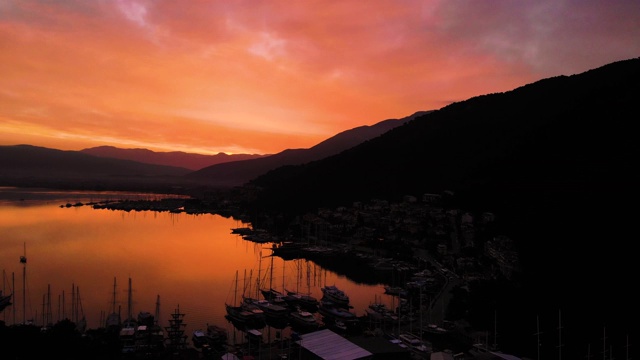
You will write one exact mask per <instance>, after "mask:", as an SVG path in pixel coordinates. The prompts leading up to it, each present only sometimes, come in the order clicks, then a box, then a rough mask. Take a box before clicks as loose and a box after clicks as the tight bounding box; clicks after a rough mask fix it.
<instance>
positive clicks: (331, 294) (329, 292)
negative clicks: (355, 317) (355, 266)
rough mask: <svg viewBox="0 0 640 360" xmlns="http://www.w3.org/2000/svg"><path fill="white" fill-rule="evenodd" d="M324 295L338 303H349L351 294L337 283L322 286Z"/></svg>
mask: <svg viewBox="0 0 640 360" xmlns="http://www.w3.org/2000/svg"><path fill="white" fill-rule="evenodd" d="M320 290H322V294H323V295H324V296H323V297H324V298H326V299H327V300H329V301H331V302H333V303H335V304H338V305H347V306H348V305H349V296H348V295H347V294H345V292H344V291H342V290H340V289H338V287H336V286H335V285H327V286H324V287H323V288H321V289H320Z"/></svg>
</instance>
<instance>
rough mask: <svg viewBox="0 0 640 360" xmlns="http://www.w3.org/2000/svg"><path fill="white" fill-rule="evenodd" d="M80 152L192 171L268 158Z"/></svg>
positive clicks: (135, 151)
mask: <svg viewBox="0 0 640 360" xmlns="http://www.w3.org/2000/svg"><path fill="white" fill-rule="evenodd" d="M80 152H82V153H85V154H89V155H94V156H100V157H106V158H114V159H122V160H132V161H137V162H141V163H145V164H155V165H165V166H174V167H183V168H187V169H189V170H193V171H195V170H200V169H202V168H205V167H208V166H212V165H216V164H221V163H225V162H230V161H241V160H249V159H257V158H261V157H265V156H268V155H260V154H225V153H218V154H216V155H203V154H194V153H187V152H182V151H169V152H157V151H151V150H149V149H122V148H117V147H114V146H97V147H92V148H87V149H82V150H80Z"/></svg>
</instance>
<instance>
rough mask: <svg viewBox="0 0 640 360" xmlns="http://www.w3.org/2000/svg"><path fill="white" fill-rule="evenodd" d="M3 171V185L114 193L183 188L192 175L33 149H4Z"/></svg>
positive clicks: (0, 155)
mask: <svg viewBox="0 0 640 360" xmlns="http://www.w3.org/2000/svg"><path fill="white" fill-rule="evenodd" d="M0 169H2V172H1V173H0V184H2V185H8V186H42V187H65V188H67V187H68V188H76V189H77V188H82V187H90V188H92V189H99V188H105V189H111V190H116V189H126V190H133V189H149V190H151V189H155V188H156V187H161V188H174V187H175V186H183V185H186V184H185V181H184V178H183V176H184V175H185V174H187V173H189V172H190V171H191V170H189V169H185V168H180V167H174V166H163V165H154V164H145V163H141V162H136V161H131V160H121V159H113V158H102V157H98V156H93V155H89V154H85V153H82V152H79V151H63V150H56V149H49V148H44V147H38V146H32V145H14V146H0Z"/></svg>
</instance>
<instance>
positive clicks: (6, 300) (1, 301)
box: [0, 290, 13, 311]
mask: <svg viewBox="0 0 640 360" xmlns="http://www.w3.org/2000/svg"><path fill="white" fill-rule="evenodd" d="M12 297H13V294H9V295H4V294H3V293H2V290H0V311H2V310H4V309H5V308H6V307H7V306H9V305H11V298H12Z"/></svg>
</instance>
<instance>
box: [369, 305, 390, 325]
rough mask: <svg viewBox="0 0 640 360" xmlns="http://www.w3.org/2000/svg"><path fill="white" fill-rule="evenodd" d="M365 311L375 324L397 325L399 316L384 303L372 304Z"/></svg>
mask: <svg viewBox="0 0 640 360" xmlns="http://www.w3.org/2000/svg"><path fill="white" fill-rule="evenodd" d="M364 311H365V313H366V315H367V316H368V317H369V318H370V319H371V320H372V321H374V322H379V323H384V324H395V323H397V322H398V316H397V315H396V314H395V313H394V312H393V311H391V310H390V309H389V308H388V307H387V306H386V305H385V304H383V303H379V302H375V303H371V304H369V306H368V307H367V308H366V309H364Z"/></svg>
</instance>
